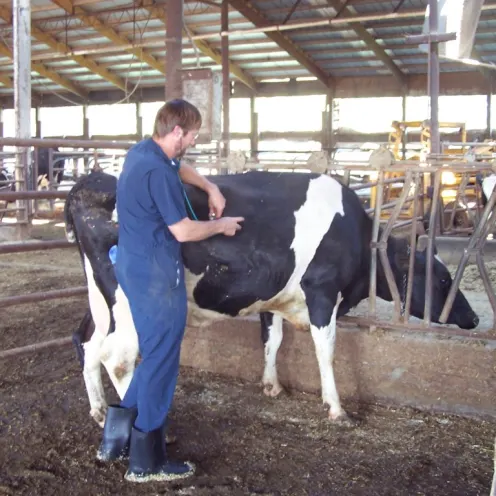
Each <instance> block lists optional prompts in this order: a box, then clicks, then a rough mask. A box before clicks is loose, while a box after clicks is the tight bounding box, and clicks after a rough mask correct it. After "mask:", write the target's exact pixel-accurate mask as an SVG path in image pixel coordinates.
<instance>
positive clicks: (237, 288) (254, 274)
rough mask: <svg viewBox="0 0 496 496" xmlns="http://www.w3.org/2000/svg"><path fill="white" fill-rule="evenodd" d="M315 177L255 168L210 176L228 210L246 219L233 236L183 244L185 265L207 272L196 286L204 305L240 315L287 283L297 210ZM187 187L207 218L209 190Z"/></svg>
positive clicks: (201, 215)
mask: <svg viewBox="0 0 496 496" xmlns="http://www.w3.org/2000/svg"><path fill="white" fill-rule="evenodd" d="M315 177H318V176H317V175H315V174H312V175H310V174H309V175H306V176H304V177H303V176H301V175H299V174H284V175H283V174H273V173H266V172H265V173H264V172H257V171H255V172H249V173H247V174H239V175H229V176H212V177H211V178H210V180H211V181H213V182H215V183H216V184H217V185H218V186H219V188H220V189H221V191H222V193H223V195H224V196H225V198H226V209H225V211H224V216H234V217H236V216H241V217H244V218H245V221H244V223H243V229H242V230H241V231H239V232H238V233H237V234H236V236H234V237H226V236H223V235H218V236H214V237H212V238H209V239H206V240H204V241H202V242H201V243H184V244H183V248H182V253H183V260H184V265H185V266H186V267H187V268H188V269H189V270H190V271H191V272H192V273H193V274H196V275H199V274H203V277H202V278H201V279H200V281H199V282H198V284H197V285H196V287H195V289H194V292H193V296H194V299H195V301H196V303H197V305H198V306H199V307H201V308H205V309H209V310H213V311H215V312H219V313H223V314H227V315H230V316H236V315H238V314H239V312H240V310H242V309H244V308H247V307H248V306H250V305H252V304H253V303H255V302H257V301H259V300H262V301H266V300H269V299H271V298H272V297H274V296H275V295H276V294H277V293H279V292H280V291H281V290H282V289H283V288H284V286H285V285H286V283H287V282H288V280H289V277H290V276H291V274H292V273H293V271H294V267H295V258H294V252H293V250H292V249H291V243H292V242H293V239H294V234H295V223H296V220H295V217H294V212H295V211H297V210H298V209H299V208H300V207H301V206H302V205H303V204H304V203H305V201H306V194H307V189H308V183H309V181H310V180H311V179H312V178H315ZM186 191H187V194H188V197H189V199H190V201H191V204H192V206H193V210H194V211H195V213H196V215H197V216H198V218H199V220H208V202H207V195H206V194H205V193H203V192H202V191H200V190H198V189H196V188H192V187H187V188H186ZM281 205H284V208H283V209H281Z"/></svg>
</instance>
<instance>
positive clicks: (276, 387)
mask: <svg viewBox="0 0 496 496" xmlns="http://www.w3.org/2000/svg"><path fill="white" fill-rule="evenodd" d="M268 333H269V337H268V339H267V342H266V343H265V368H264V372H263V378H262V384H263V385H264V393H265V394H266V395H267V396H272V397H275V396H277V395H278V394H279V393H280V392H281V391H282V386H281V384H280V383H279V378H278V377H277V352H278V351H279V347H280V346H281V342H282V317H281V316H280V315H274V316H273V319H272V325H270V326H269V328H268Z"/></svg>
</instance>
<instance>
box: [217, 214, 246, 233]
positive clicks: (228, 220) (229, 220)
mask: <svg viewBox="0 0 496 496" xmlns="http://www.w3.org/2000/svg"><path fill="white" fill-rule="evenodd" d="M244 220H245V219H244V217H223V218H222V219H218V220H217V221H216V222H217V223H218V224H219V225H220V227H221V229H222V231H221V233H222V234H224V235H225V236H234V235H235V234H236V232H237V231H239V230H240V229H241V226H240V225H239V224H240V222H243V221H244Z"/></svg>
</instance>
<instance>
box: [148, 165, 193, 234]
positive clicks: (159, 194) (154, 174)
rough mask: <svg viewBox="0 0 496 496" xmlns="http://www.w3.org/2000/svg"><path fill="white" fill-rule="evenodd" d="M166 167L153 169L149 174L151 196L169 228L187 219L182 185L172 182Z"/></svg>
mask: <svg viewBox="0 0 496 496" xmlns="http://www.w3.org/2000/svg"><path fill="white" fill-rule="evenodd" d="M164 169H165V168H164V167H160V168H157V169H153V170H151V171H150V174H149V187H150V194H151V197H152V198H153V201H154V202H155V204H156V205H157V208H158V210H159V212H160V214H161V215H162V217H163V219H164V221H165V223H166V224H167V225H168V226H171V225H172V224H175V223H176V222H179V221H180V220H182V219H184V218H185V217H187V214H186V208H185V206H184V199H183V192H182V190H181V184H180V182H179V181H177V186H178V187H177V188H175V183H176V181H171V180H170V178H169V174H168V171H166V170H164Z"/></svg>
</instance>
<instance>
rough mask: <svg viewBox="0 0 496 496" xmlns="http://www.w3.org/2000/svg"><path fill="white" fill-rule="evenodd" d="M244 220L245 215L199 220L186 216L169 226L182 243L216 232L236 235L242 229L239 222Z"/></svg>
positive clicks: (197, 239)
mask: <svg viewBox="0 0 496 496" xmlns="http://www.w3.org/2000/svg"><path fill="white" fill-rule="evenodd" d="M243 220H244V218H243V217H223V218H221V219H218V220H210V221H198V220H191V219H189V218H188V217H186V218H184V219H182V220H180V221H179V222H176V223H175V224H172V225H171V226H169V229H170V231H171V233H172V234H173V236H174V237H175V238H176V239H177V240H178V241H179V242H180V243H184V242H186V241H201V240H202V239H207V238H210V237H212V236H215V235H216V234H224V235H225V236H234V235H235V234H236V232H237V231H239V230H240V229H241V226H240V225H239V223H240V222H243Z"/></svg>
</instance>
